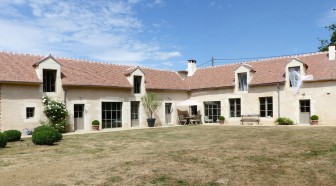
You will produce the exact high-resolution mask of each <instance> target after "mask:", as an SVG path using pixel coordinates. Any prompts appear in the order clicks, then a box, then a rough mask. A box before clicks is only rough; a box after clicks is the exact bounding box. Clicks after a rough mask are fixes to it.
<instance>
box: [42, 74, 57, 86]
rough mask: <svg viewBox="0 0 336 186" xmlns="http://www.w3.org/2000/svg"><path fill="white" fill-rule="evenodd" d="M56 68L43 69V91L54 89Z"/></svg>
mask: <svg viewBox="0 0 336 186" xmlns="http://www.w3.org/2000/svg"><path fill="white" fill-rule="evenodd" d="M56 72H57V71H56V70H45V69H44V70H43V92H55V91H56V88H55V87H56Z"/></svg>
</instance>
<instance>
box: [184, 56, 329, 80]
mask: <svg viewBox="0 0 336 186" xmlns="http://www.w3.org/2000/svg"><path fill="white" fill-rule="evenodd" d="M334 56H335V55H334ZM195 72H196V60H193V59H190V60H188V76H192V75H193V74H194V73H195Z"/></svg>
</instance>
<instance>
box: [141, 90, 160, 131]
mask: <svg viewBox="0 0 336 186" xmlns="http://www.w3.org/2000/svg"><path fill="white" fill-rule="evenodd" d="M141 101H142V103H143V105H144V107H145V108H146V109H147V110H148V112H149V113H150V118H148V119H147V123H148V127H154V125H155V118H153V113H154V112H155V111H156V110H157V109H158V108H159V106H160V102H161V99H160V97H159V96H158V95H157V94H155V93H149V94H146V95H145V96H143V97H142V98H141Z"/></svg>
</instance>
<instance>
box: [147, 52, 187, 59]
mask: <svg viewBox="0 0 336 186" xmlns="http://www.w3.org/2000/svg"><path fill="white" fill-rule="evenodd" d="M180 56H181V53H180V52H154V56H153V57H154V59H157V60H167V59H170V58H174V57H180Z"/></svg>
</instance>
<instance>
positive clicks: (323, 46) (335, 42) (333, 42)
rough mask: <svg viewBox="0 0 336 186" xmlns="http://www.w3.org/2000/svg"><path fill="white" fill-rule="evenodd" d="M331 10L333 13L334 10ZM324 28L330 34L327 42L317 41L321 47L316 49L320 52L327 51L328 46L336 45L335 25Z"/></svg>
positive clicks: (323, 40) (325, 40)
mask: <svg viewBox="0 0 336 186" xmlns="http://www.w3.org/2000/svg"><path fill="white" fill-rule="evenodd" d="M333 10H334V11H335V10H336V9H333ZM325 28H326V29H327V30H328V31H330V32H331V33H332V34H331V37H330V39H329V40H327V39H319V40H320V43H321V45H320V46H319V47H318V49H319V51H320V52H324V51H328V46H329V45H336V24H331V25H330V26H326V27H325Z"/></svg>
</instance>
